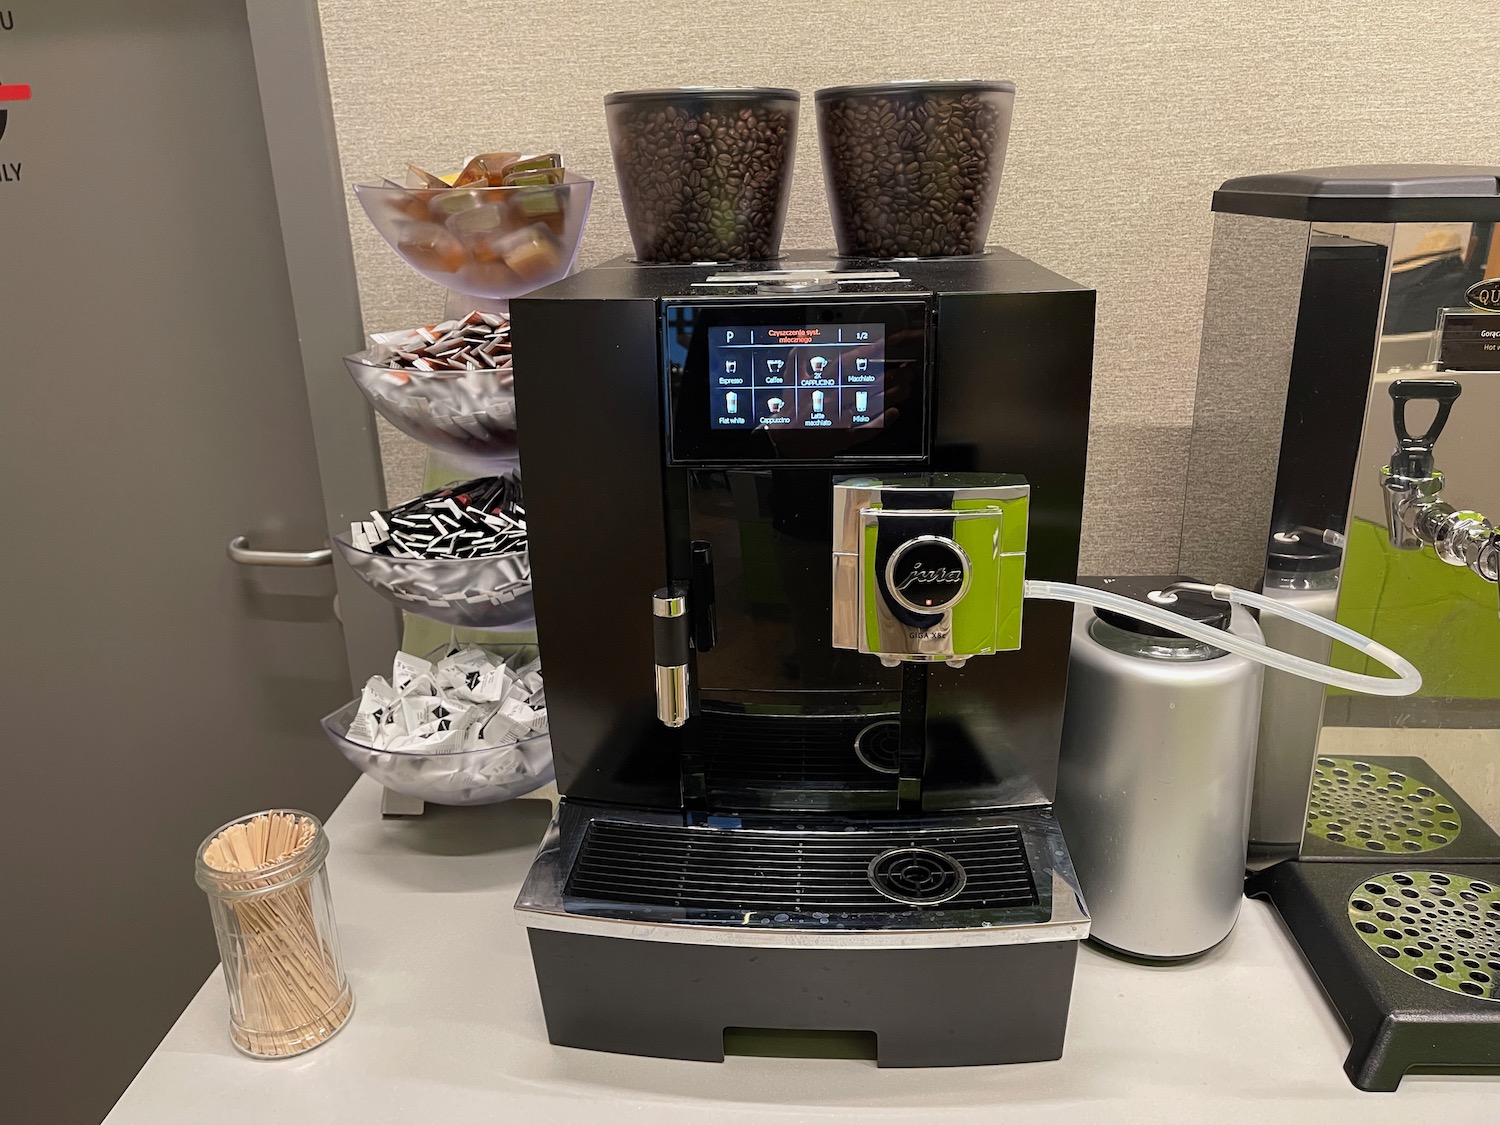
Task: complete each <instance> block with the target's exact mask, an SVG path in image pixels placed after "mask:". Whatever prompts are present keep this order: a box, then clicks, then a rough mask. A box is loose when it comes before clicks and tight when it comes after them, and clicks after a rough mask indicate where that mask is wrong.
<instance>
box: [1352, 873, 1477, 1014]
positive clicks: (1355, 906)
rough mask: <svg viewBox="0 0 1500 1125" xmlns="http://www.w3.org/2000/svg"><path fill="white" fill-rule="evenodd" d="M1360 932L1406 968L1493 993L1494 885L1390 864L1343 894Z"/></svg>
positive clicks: (1423, 977) (1420, 976) (1458, 988)
mask: <svg viewBox="0 0 1500 1125" xmlns="http://www.w3.org/2000/svg"><path fill="white" fill-rule="evenodd" d="M1349 922H1350V924H1351V925H1352V926H1353V927H1354V930H1355V932H1356V933H1358V934H1359V936H1360V938H1361V939H1362V940H1363V941H1364V943H1365V944H1366V945H1368V946H1369V947H1370V948H1371V949H1373V950H1374V951H1375V952H1376V953H1378V954H1380V956H1382V957H1384V958H1385V959H1386V960H1387V961H1389V962H1390V963H1391V964H1392V965H1394V966H1395V967H1396V968H1398V969H1400V970H1401V971H1402V972H1403V973H1405V974H1406V975H1407V976H1411V977H1415V978H1416V979H1417V980H1420V981H1425V982H1426V983H1427V984H1430V985H1433V986H1434V987H1436V988H1442V989H1446V990H1447V991H1449V992H1457V993H1460V994H1461V995H1464V996H1471V997H1473V998H1475V999H1476V1000H1495V1001H1500V988H1497V984H1496V982H1497V981H1500V890H1497V889H1496V888H1495V886H1494V885H1493V884H1490V883H1486V882H1483V881H1481V880H1479V879H1470V878H1468V877H1467V876H1464V875H1456V874H1445V873H1444V872H1441V871H1392V872H1387V873H1385V874H1383V875H1379V876H1377V877H1375V878H1373V879H1369V880H1367V881H1365V882H1364V883H1362V884H1360V885H1359V886H1358V887H1356V888H1355V889H1354V893H1353V894H1352V895H1350V896H1349Z"/></svg>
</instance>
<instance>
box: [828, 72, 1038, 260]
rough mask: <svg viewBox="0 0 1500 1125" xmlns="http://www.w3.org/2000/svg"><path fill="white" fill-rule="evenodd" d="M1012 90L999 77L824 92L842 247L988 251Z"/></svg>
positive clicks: (899, 254) (859, 253)
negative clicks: (965, 82) (976, 81)
mask: <svg viewBox="0 0 1500 1125" xmlns="http://www.w3.org/2000/svg"><path fill="white" fill-rule="evenodd" d="M1014 96H1015V93H1014V90H1013V89H1011V88H1007V86H1006V85H1002V84H999V83H988V84H976V85H975V86H973V87H971V88H964V87H963V86H961V85H957V84H952V83H943V84H938V85H935V86H933V87H931V88H925V87H923V86H921V85H913V86H910V87H905V88H901V87H889V86H887V87H872V88H870V89H868V90H861V89H858V88H843V89H835V90H826V91H820V92H819V93H818V95H817V105H818V136H819V140H820V141H821V143H822V148H823V175H824V177H825V178H826V180H827V183H828V189H829V200H830V203H831V205H832V206H831V209H832V212H833V225H834V234H835V237H836V240H837V242H838V248H839V253H840V254H843V255H845V256H847V257H871V258H927V257H949V256H952V255H956V254H978V253H980V252H982V251H983V250H984V242H985V238H986V237H987V236H988V234H989V227H990V218H991V216H992V215H993V213H994V209H995V194H996V192H997V191H998V190H999V187H1000V170H1001V167H1002V166H1003V164H1004V162H1005V145H1006V140H1007V139H1008V136H1009V133H1010V114H1011V104H1012V101H1013V99H1014Z"/></svg>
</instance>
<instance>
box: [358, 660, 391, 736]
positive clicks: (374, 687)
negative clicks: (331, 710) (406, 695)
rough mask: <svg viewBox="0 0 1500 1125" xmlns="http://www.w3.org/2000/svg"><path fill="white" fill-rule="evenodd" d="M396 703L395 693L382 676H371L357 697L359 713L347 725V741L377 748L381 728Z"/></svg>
mask: <svg viewBox="0 0 1500 1125" xmlns="http://www.w3.org/2000/svg"><path fill="white" fill-rule="evenodd" d="M395 703H396V692H395V689H394V688H392V687H391V685H390V684H388V683H386V681H385V677H384V676H371V677H370V681H369V683H367V684H365V690H364V691H363V692H362V693H361V694H360V697H359V712H358V713H357V714H356V715H355V716H354V721H353V722H351V723H350V724H349V740H350V741H351V742H358V743H359V744H360V745H362V746H378V745H379V744H380V735H381V730H382V727H383V726H384V725H385V724H386V722H387V720H388V718H389V716H390V710H391V708H392V707H393V706H395Z"/></svg>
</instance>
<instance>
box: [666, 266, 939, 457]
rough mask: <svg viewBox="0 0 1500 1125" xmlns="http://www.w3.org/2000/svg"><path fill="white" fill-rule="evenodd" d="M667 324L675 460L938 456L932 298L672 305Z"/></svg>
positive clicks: (668, 393)
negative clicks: (933, 443) (930, 421)
mask: <svg viewBox="0 0 1500 1125" xmlns="http://www.w3.org/2000/svg"><path fill="white" fill-rule="evenodd" d="M662 326H663V334H664V338H663V357H664V366H665V373H664V374H665V384H666V408H667V413H668V427H667V432H668V438H669V441H668V460H669V461H670V462H671V463H673V464H687V465H693V464H738V463H751V464H761V463H767V462H770V463H778V462H789V463H802V464H807V463H813V464H816V463H819V462H832V461H839V460H860V461H864V460H886V459H903V460H911V461H920V460H921V459H922V458H923V457H925V456H926V453H927V417H928V401H927V400H928V394H929V386H930V382H931V379H930V371H929V355H930V351H931V348H930V343H929V332H930V310H929V305H928V301H927V300H926V299H925V298H922V297H910V296H908V297H902V298H896V299H890V298H882V299H877V298H873V297H871V296H868V295H860V296H857V297H856V296H850V295H840V296H836V297H835V296H830V297H825V298H822V299H818V300H809V299H807V298H805V297H803V298H800V299H789V298H775V297H771V298H756V299H721V300H712V301H709V300H703V301H699V300H693V301H682V302H678V301H667V302H664V305H663V313H662Z"/></svg>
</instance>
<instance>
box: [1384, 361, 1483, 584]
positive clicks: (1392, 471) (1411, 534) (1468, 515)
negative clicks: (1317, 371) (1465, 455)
mask: <svg viewBox="0 0 1500 1125" xmlns="http://www.w3.org/2000/svg"><path fill="white" fill-rule="evenodd" d="M1390 390H1391V401H1392V403H1393V404H1394V417H1395V428H1396V451H1395V452H1394V453H1392V454H1391V463H1390V464H1389V465H1387V466H1386V467H1385V468H1383V469H1382V470H1381V471H1380V478H1381V479H1380V483H1381V486H1382V487H1383V488H1384V490H1385V522H1386V531H1387V532H1389V534H1390V537H1391V546H1393V547H1396V548H1398V549H1399V550H1403V551H1420V550H1421V549H1422V548H1423V547H1424V546H1428V545H1430V546H1431V547H1432V548H1433V550H1434V551H1436V552H1437V556H1438V558H1440V559H1442V560H1443V561H1444V562H1445V563H1448V564H1449V565H1450V566H1465V567H1468V568H1469V569H1470V570H1471V571H1473V572H1474V573H1475V574H1477V575H1479V577H1480V578H1483V579H1484V580H1485V581H1486V582H1495V583H1497V584H1500V530H1497V529H1496V528H1495V526H1494V525H1493V524H1491V523H1490V521H1489V520H1488V519H1486V518H1485V517H1484V516H1482V515H1480V514H1479V513H1478V512H1471V511H1461V510H1459V509H1456V508H1454V507H1453V505H1452V504H1449V503H1447V502H1446V501H1445V500H1443V499H1442V491H1443V484H1444V481H1443V474H1442V473H1440V472H1438V470H1437V468H1436V467H1435V463H1434V450H1433V447H1434V446H1435V445H1436V444H1437V439H1438V435H1439V434H1441V433H1442V432H1443V427H1444V426H1446V425H1447V424H1448V415H1449V414H1450V413H1451V412H1452V410H1453V403H1454V402H1455V401H1456V400H1457V398H1458V396H1459V395H1460V394H1462V393H1463V387H1461V386H1460V385H1459V384H1458V383H1455V382H1453V381H1452V380H1449V379H1432V380H1426V379H1397V380H1396V381H1395V382H1394V383H1392V384H1391V388H1390ZM1414 399H1431V400H1433V401H1435V402H1436V403H1437V404H1438V405H1437V413H1436V414H1435V415H1434V416H1433V419H1432V422H1431V423H1430V424H1429V425H1428V427H1427V429H1426V430H1425V431H1424V432H1423V433H1420V434H1416V435H1413V434H1412V433H1411V432H1410V431H1409V430H1408V429H1407V425H1406V404H1407V403H1409V402H1411V401H1412V400H1414Z"/></svg>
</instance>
